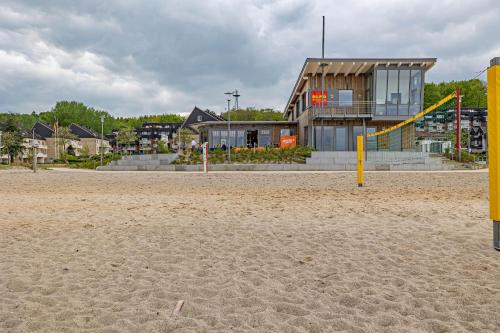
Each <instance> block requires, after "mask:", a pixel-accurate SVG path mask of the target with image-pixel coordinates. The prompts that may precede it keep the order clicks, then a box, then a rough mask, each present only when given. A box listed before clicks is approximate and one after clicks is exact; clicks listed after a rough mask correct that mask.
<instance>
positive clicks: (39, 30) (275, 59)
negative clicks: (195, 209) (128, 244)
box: [0, 0, 500, 115]
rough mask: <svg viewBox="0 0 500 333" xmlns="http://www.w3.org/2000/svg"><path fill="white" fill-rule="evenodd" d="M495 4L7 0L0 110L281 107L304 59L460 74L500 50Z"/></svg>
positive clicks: (1, 15) (0, 50)
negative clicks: (420, 61) (429, 63)
mask: <svg viewBox="0 0 500 333" xmlns="http://www.w3.org/2000/svg"><path fill="white" fill-rule="evenodd" d="M499 14H500V4H499V3H498V2H497V1H494V0H477V1H474V2H471V1H432V0H425V1H418V2H417V1H414V2H411V1H401V2H394V1H390V0H379V1H371V0H358V1H351V2H345V1H327V0H325V1H316V2H315V1H305V0H286V1H264V0H254V1H252V0H243V1H231V0H220V1H215V0H214V1H194V0H184V1H132V0H127V1H123V0H115V1H93V0H92V1H91V0H89V1H78V2H67V1H55V0H52V1H37V0H34V1H27V0H26V1H7V2H4V3H3V5H0V65H4V67H0V112H3V111H7V110H9V111H16V112H30V111H31V110H32V109H35V110H39V111H40V110H41V109H44V108H49V107H50V106H51V105H53V103H54V102H55V101H57V100H59V99H75V100H81V101H83V102H85V103H87V104H89V105H92V106H95V107H101V108H104V109H107V110H109V111H111V112H112V113H114V114H117V115H133V114H136V115H138V114H143V113H163V112H172V113H180V112H187V111H189V110H190V109H191V108H192V106H193V105H195V104H196V105H199V106H202V107H211V108H214V109H216V111H222V110H223V107H224V96H223V92H224V91H226V90H227V89H234V88H238V89H239V90H240V91H241V93H242V97H241V105H242V106H258V107H267V106H271V107H276V108H280V107H283V106H284V104H285V103H286V100H287V98H288V96H289V93H290V90H291V89H292V86H293V84H294V82H295V80H296V77H297V75H298V73H299V71H300V68H301V66H302V64H303V62H304V59H305V58H306V57H318V56H320V52H321V45H320V43H321V15H326V17H327V23H326V26H327V35H326V55H327V56H332V57H334V56H342V57H401V56H430V57H438V65H437V66H436V67H435V68H434V69H433V70H432V71H430V72H429V76H428V78H429V79H431V80H436V81H440V80H448V79H465V78H468V77H470V75H471V74H472V73H474V72H475V71H477V70H479V69H481V68H482V67H484V66H486V65H487V62H488V60H489V58H490V57H491V56H493V55H495V54H496V55H499V54H498V53H500V41H498V40H497V39H496V38H495V34H496V33H497V31H499V30H500V29H499V28H500V24H499V23H498V22H499V21H498V19H497V18H498V17H499Z"/></svg>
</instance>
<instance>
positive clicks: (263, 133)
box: [258, 129, 271, 147]
mask: <svg viewBox="0 0 500 333" xmlns="http://www.w3.org/2000/svg"><path fill="white" fill-rule="evenodd" d="M258 133H259V147H270V146H271V131H270V130H268V129H262V130H259V132H258Z"/></svg>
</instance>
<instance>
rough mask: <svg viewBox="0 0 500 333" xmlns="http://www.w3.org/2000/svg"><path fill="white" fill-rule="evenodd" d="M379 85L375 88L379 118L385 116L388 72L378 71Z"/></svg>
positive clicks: (376, 112)
mask: <svg viewBox="0 0 500 333" xmlns="http://www.w3.org/2000/svg"><path fill="white" fill-rule="evenodd" d="M376 80H377V84H376V86H375V90H376V91H375V100H376V103H377V107H376V111H375V114H376V115H377V116H384V115H385V100H386V98H387V70H385V69H378V70H377V79H376Z"/></svg>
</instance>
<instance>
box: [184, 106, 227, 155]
mask: <svg viewBox="0 0 500 333" xmlns="http://www.w3.org/2000/svg"><path fill="white" fill-rule="evenodd" d="M225 121H226V119H224V118H223V117H221V116H219V115H217V114H216V113H215V112H213V111H210V110H208V109H206V110H202V109H200V108H198V107H197V106H195V107H194V109H193V110H192V111H191V113H190V114H189V116H188V117H187V118H186V120H185V121H184V122H183V123H182V125H181V127H180V128H181V129H183V130H184V131H185V134H184V135H183V136H184V137H183V138H182V139H178V141H183V142H182V144H184V145H187V146H188V145H190V143H191V141H192V140H195V141H196V142H204V141H203V138H201V137H200V132H199V130H198V126H197V125H198V124H200V123H205V122H213V123H220V122H225ZM178 134H179V133H176V136H178Z"/></svg>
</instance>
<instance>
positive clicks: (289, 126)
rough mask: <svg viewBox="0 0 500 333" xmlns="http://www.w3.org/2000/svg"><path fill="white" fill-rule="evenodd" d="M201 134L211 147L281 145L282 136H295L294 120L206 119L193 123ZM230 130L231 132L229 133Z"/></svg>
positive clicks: (201, 138) (295, 124)
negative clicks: (229, 121) (228, 120)
mask: <svg viewBox="0 0 500 333" xmlns="http://www.w3.org/2000/svg"><path fill="white" fill-rule="evenodd" d="M191 126H192V127H194V128H195V129H196V130H197V131H198V132H199V134H200V142H208V146H209V148H221V147H224V146H225V147H227V146H228V145H229V140H230V142H231V147H245V148H255V147H279V146H280V140H281V138H282V137H290V136H294V135H296V133H297V123H296V122H294V121H231V130H230V131H228V122H227V121H205V122H201V123H197V124H193V125H191ZM229 132H230V133H229Z"/></svg>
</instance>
